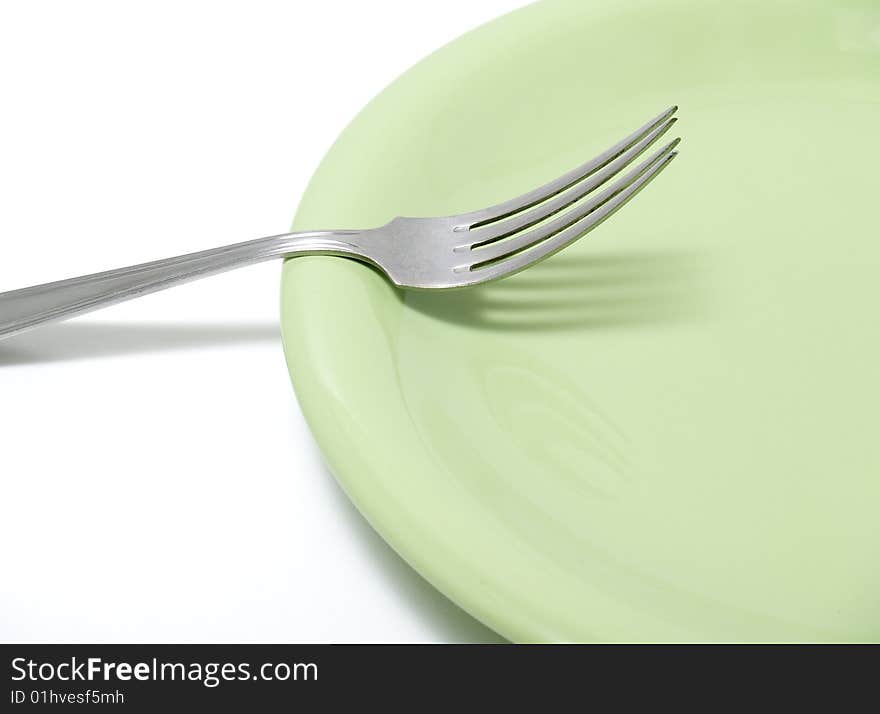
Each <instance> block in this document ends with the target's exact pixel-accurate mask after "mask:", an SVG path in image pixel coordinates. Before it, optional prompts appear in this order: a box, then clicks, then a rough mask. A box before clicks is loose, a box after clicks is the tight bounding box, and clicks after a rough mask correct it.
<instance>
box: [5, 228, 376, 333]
mask: <svg viewBox="0 0 880 714" xmlns="http://www.w3.org/2000/svg"><path fill="white" fill-rule="evenodd" d="M358 233H359V231H315V232H310V233H286V234H284V235H278V236H270V237H268V238H259V239H257V240H252V241H247V242H245V243H236V244H234V245H228V246H224V247H222V248H212V249H210V250H203V251H200V252H198V253H189V254H187V255H180V256H177V257H174V258H166V259H165V260H156V261H153V262H150V263H141V264H140V265H132V266H130V267H127V268H119V269H117V270H109V271H106V272H102V273H93V274H92V275H83V276H81V277H78V278H69V279H67V280H59V281H56V282H53V283H44V284H43V285H35V286H33V287H29V288H22V289H20V290H11V291H9V292H5V293H0V339H3V338H5V337H10V336H11V335H14V334H16V333H19V332H23V331H24V330H29V329H31V328H33V327H37V326H39V325H42V324H44V323H47V322H54V321H56V320H65V319H67V318H69V317H73V316H74V315H80V314H82V313H85V312H91V311H92V310H98V309H100V308H102V307H107V306H108V305H113V304H115V303H118V302H122V301H124V300H130V299H132V298H136V297H140V296H141V295H147V294H148V293H153V292H157V291H159V290H164V289H165V288H171V287H174V286H175V285H180V284H182V283H186V282H189V281H191V280H196V279H198V278H203V277H206V276H208V275H214V274H216V273H222V272H225V271H227V270H233V269H234V268H241V267H243V266H245V265H251V264H253V263H260V262H263V261H266V260H271V259H272V258H280V257H285V256H294V255H343V256H350V257H358V256H359V254H358V251H357V249H356V247H355V246H354V245H353V244H352V243H350V242H348V239H349V238H351V237H353V236H355V235H357V234H358Z"/></svg>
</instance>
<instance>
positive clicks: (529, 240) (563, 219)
mask: <svg viewBox="0 0 880 714" xmlns="http://www.w3.org/2000/svg"><path fill="white" fill-rule="evenodd" d="M679 141H680V139H676V140H675V141H671V142H670V143H668V144H667V145H666V146H664V147H663V148H662V149H660V150H659V151H658V152H656V153H655V154H654V155H653V156H651V157H650V158H649V159H647V160H646V161H643V162H642V163H641V164H639V165H638V166H637V167H636V168H635V169H633V170H632V171H630V172H629V173H627V174H626V176H624V177H623V178H622V179H620V180H619V181H616V182H615V183H614V184H612V185H611V186H610V187H609V188H607V189H606V190H604V191H602V192H601V193H600V194H599V195H598V196H596V197H595V198H593V199H591V200H589V201H586V202H584V203H582V204H579V205H578V206H577V207H576V208H574V209H572V210H571V211H568V212H567V213H563V214H562V215H561V216H558V217H557V218H555V219H553V220H552V221H550V222H549V223H547V224H546V225H543V226H541V227H540V228H536V229H535V230H532V231H528V232H526V233H522V234H520V235H517V236H514V237H513V238H510V239H508V240H505V241H500V242H495V243H490V244H489V245H487V246H483V247H480V248H476V249H474V250H473V251H472V252H471V254H470V255H471V257H472V258H475V259H476V260H477V261H478V263H477V265H485V264H486V263H489V262H492V261H495V260H499V259H501V258H504V257H506V256H510V255H513V254H514V253H519V252H520V251H523V250H526V249H528V248H530V247H532V246H535V245H538V244H539V243H541V242H543V241H545V240H547V239H548V238H552V237H553V236H554V235H556V234H558V233H561V232H562V231H564V230H566V229H567V228H569V227H571V226H573V225H575V224H576V223H578V222H580V221H582V220H583V219H585V218H587V217H588V216H589V215H590V214H592V213H594V212H595V211H596V210H597V209H599V208H601V207H602V206H604V205H605V204H606V203H608V202H609V201H611V200H612V199H614V198H615V197H616V196H617V195H619V194H620V193H622V192H623V191H625V190H626V189H628V188H629V187H630V186H632V185H633V184H634V183H636V181H638V180H639V179H640V178H641V177H642V176H644V175H645V174H646V173H648V172H649V171H650V170H651V169H652V168H654V166H656V165H657V164H658V163H660V162H661V161H663V160H664V159H665V158H666V157H667V156H668V155H669V154H671V153H672V151H673V149H675V147H676V146H678V144H679Z"/></svg>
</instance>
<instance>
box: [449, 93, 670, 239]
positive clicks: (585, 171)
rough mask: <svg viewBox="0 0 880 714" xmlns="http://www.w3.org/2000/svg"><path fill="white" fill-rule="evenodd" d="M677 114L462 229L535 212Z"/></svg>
mask: <svg viewBox="0 0 880 714" xmlns="http://www.w3.org/2000/svg"><path fill="white" fill-rule="evenodd" d="M677 111H678V107H677V106H673V107H670V108H669V109H667V110H666V111H665V112H663V113H662V114H660V115H658V116H656V117H655V118H654V119H652V120H651V121H649V122H648V123H647V124H645V125H644V126H642V127H641V128H640V129H638V130H637V131H635V132H634V133H632V134H630V135H629V136H628V137H626V138H625V139H623V140H622V141H620V142H618V143H617V144H615V145H614V146H612V147H611V148H610V149H608V150H607V151H605V152H603V153H601V154H599V155H598V156H596V157H595V158H594V159H591V160H590V161H588V162H587V163H585V164H583V165H581V166H578V167H577V168H576V169H572V170H571V171H569V172H568V173H566V174H563V175H562V176H560V177H559V178H557V179H555V180H553V181H551V182H549V183H547V184H545V185H544V186H541V187H540V188H536V189H534V190H532V191H529V192H528V193H525V194H523V195H522V196H519V197H517V198H514V199H511V200H509V201H505V202H503V203H499V204H498V205H496V206H493V207H491V208H486V209H483V210H480V211H474V212H473V213H467V214H464V215H463V216H461V217H460V218H461V221H462V223H463V225H462V226H461V229H467V228H479V227H480V226H484V225H488V224H489V223H493V222H495V221H500V220H502V219H504V218H507V217H509V216H512V215H513V214H514V213H519V212H520V211H524V210H526V209H528V208H532V207H533V206H535V205H537V204H539V203H542V202H544V201H546V200H547V199H548V198H552V197H553V196H555V195H556V194H558V193H561V192H562V191H565V190H566V189H567V188H570V187H571V186H573V185H574V184H576V183H578V182H579V181H582V180H583V179H585V178H587V177H588V176H591V175H592V174H594V173H595V172H596V171H598V170H599V169H601V168H603V167H605V166H607V165H608V164H609V163H611V162H612V161H614V160H615V159H616V158H618V157H619V156H620V155H621V154H623V153H624V152H625V151H627V150H628V149H630V148H631V147H632V146H633V145H635V144H636V143H638V142H639V141H640V140H641V139H643V138H644V137H645V136H646V135H647V134H648V133H649V132H651V131H652V130H653V129H655V128H657V127H658V126H659V125H660V124H662V123H663V122H665V121H666V120H667V119H669V118H670V117H671V116H672V115H673V114H675V112H677Z"/></svg>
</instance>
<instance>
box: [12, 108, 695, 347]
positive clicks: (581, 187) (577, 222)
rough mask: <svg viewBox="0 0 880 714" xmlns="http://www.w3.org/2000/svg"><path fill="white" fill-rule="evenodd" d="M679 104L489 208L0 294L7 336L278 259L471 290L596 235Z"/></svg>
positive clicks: (639, 183)
mask: <svg viewBox="0 0 880 714" xmlns="http://www.w3.org/2000/svg"><path fill="white" fill-rule="evenodd" d="M677 109H678V108H677V107H672V108H670V109H668V110H666V111H665V112H663V113H662V114H660V115H659V116H658V117H656V118H654V119H652V120H651V121H649V122H648V123H647V124H645V125H644V126H643V127H641V128H640V129H639V130H638V131H636V132H635V133H633V134H631V135H630V136H628V137H627V138H625V139H623V140H622V141H621V142H619V143H617V144H615V145H614V146H612V147H611V148H610V149H608V150H607V151H605V152H604V153H602V154H599V156H597V157H596V158H594V159H592V160H590V161H588V162H587V163H585V164H583V165H582V166H579V167H577V168H576V169H573V170H572V171H569V172H568V173H566V174H564V175H563V176H560V177H559V178H557V179H556V180H554V181H551V182H550V183H548V184H546V185H544V186H541V187H540V188H536V189H534V190H533V191H529V192H528V193H526V194H524V195H522V196H519V197H518V198H514V199H512V200H510V201H506V202H504V203H501V204H499V205H497V206H492V207H491V208H484V209H482V210H479V211H474V212H472V213H463V214H460V215H456V216H447V217H442V218H395V219H394V220H392V221H391V222H390V223H387V224H386V225H384V226H381V227H379V228H370V229H367V230H347V231H309V232H305V233H286V234H284V235H278V236H271V237H269V238H259V239H257V240H252V241H247V242H245V243H236V244H234V245H229V246H224V247H222V248H214V249H211V250H204V251H200V252H198V253H189V254H188V255H181V256H178V257H176V258H167V259H165V260H157V261H154V262H150V263H142V264H140V265H133V266H130V267H128V268H120V269H118V270H110V271H107V272H102V273H94V274H92V275H84V276H82V277H78V278H70V279H68V280H59V281H57V282H52V283H45V284H43V285H35V286H33V287H29V288H22V289H20V290H12V291H9V292H5V293H0V339H2V338H4V337H9V336H10V335H13V334H16V333H18V332H22V331H24V330H28V329H30V328H33V327H37V326H38V325H41V324H43V323H46V322H52V321H56V320H63V319H66V318H68V317H73V316H74V315H79V314H82V313H85V312H89V311H91V310H97V309H99V308H102V307H106V306H107V305H112V304H114V303H118V302H122V301H124V300H129V299H131V298H135V297H138V296H140V295H146V294H147V293H152V292H156V291H158V290H164V289H165V288H170V287H173V286H175V285H180V284H181V283H185V282H188V281H190V280H195V279H197V278H202V277H205V276H207V275H213V274H215V273H221V272H224V271H227V270H232V269H233V268H240V267H242V266H244V265H251V264H253V263H259V262H262V261H265V260H269V259H271V258H287V257H292V256H298V255H336V256H343V257H348V258H355V259H357V260H361V261H364V262H367V263H369V264H371V265H373V266H375V267H376V268H378V269H379V270H380V271H382V273H384V274H385V275H386V276H387V277H388V279H389V280H391V282H393V283H394V284H395V285H397V286H399V287H401V288H414V289H448V288H464V287H470V286H472V285H479V284H481V283H486V282H489V281H490V280H497V279H499V278H504V277H507V276H508V275H513V274H514V273H517V272H519V271H520V270H524V269H525V268H528V267H530V266H532V265H534V264H535V263H537V262H539V261H541V260H543V259H544V258H547V257H548V256H550V255H552V254H553V253H556V252H557V251H559V250H562V249H563V248H565V247H566V246H568V245H570V244H571V243H573V242H574V241H576V240H578V239H579V238H581V237H583V236H584V235H586V234H587V233H589V232H590V231H591V230H593V229H594V228H595V227H596V226H598V225H599V224H600V223H602V221H604V220H605V219H606V218H608V217H609V216H610V215H611V214H612V213H614V212H615V211H617V210H618V209H619V208H620V207H621V206H623V205H624V204H626V203H627V202H628V201H629V200H630V199H632V197H633V196H635V195H636V193H638V192H639V191H640V190H641V189H642V188H644V187H645V186H646V185H647V184H648V183H649V182H650V181H651V180H652V179H653V178H655V177H656V176H657V175H658V174H659V173H660V172H661V171H662V170H663V169H664V168H666V167H667V166H668V165H669V164H670V162H671V161H672V160H673V159H674V158H675V156H676V155H677V152H676V151H675V150H674V149H675V147H676V146H677V145H678V143H679V141H680V139H675V140H674V141H672V142H670V143H668V144H667V145H666V146H664V147H663V148H662V149H660V150H659V151H657V152H656V153H655V154H653V155H652V156H651V157H650V158H648V159H647V160H646V161H643V162H642V163H640V164H639V165H637V166H636V167H635V168H633V169H632V170H631V171H629V172H628V173H626V174H625V175H624V176H623V177H622V178H619V179H618V180H616V181H615V182H614V183H612V184H611V185H610V186H609V187H607V188H605V189H603V190H601V191H599V190H598V189H600V188H601V187H602V186H603V185H605V184H606V183H608V182H609V181H610V180H611V179H612V178H614V177H616V176H617V175H618V174H620V173H621V172H622V171H623V170H624V169H626V168H627V167H629V166H630V165H631V164H633V163H634V161H635V159H636V158H637V157H639V156H640V155H641V154H642V153H643V152H644V151H646V150H647V149H648V147H650V146H651V145H652V144H654V142H656V141H657V140H658V139H659V138H660V137H661V136H662V135H663V134H665V133H666V132H667V131H668V130H669V128H670V127H671V126H672V125H673V124H674V123H675V121H676V118H675V117H673V114H675V112H676V111H677ZM566 209H570V210H566Z"/></svg>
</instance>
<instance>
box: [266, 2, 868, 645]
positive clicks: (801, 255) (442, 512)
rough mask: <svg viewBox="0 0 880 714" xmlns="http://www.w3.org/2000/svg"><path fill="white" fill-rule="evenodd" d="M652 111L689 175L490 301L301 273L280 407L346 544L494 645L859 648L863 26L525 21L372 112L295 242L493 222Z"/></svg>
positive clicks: (331, 167) (672, 14)
mask: <svg viewBox="0 0 880 714" xmlns="http://www.w3.org/2000/svg"><path fill="white" fill-rule="evenodd" d="M672 103H677V104H679V105H680V106H681V111H680V113H681V116H682V121H681V122H680V123H679V124H678V127H677V132H678V133H680V134H681V135H682V136H683V137H684V139H685V141H684V143H683V144H682V147H681V156H680V158H679V159H678V161H676V162H675V164H673V166H672V167H671V168H670V169H669V170H668V171H667V172H666V173H664V175H663V176H662V177H661V178H660V179H659V180H658V181H657V182H655V183H654V184H652V185H651V186H650V187H649V188H648V189H646V191H645V192H643V193H642V194H640V196H639V197H638V198H637V199H636V200H635V201H634V202H633V203H632V204H630V205H629V206H628V207H626V208H625V209H624V210H623V211H621V212H620V213H619V214H617V215H616V216H615V217H614V218H612V219H611V220H610V221H609V222H608V223H606V224H604V225H603V226H602V227H600V228H599V229H598V230H597V231H596V232H595V233H593V234H592V235H591V236H590V237H588V238H586V239H584V240H583V241H581V242H580V243H578V244H577V245H576V246H574V247H573V248H571V249H569V250H567V251H565V252H563V253H560V254H559V255H557V256H555V257H553V258H551V259H550V260H549V261H546V262H545V263H542V264H541V265H539V266H538V267H536V268H534V269H532V270H530V271H527V272H525V273H522V274H519V275H517V276H515V277H513V278H511V279H509V280H507V281H502V282H500V283H497V284H494V285H489V286H486V287H483V288H478V289H474V290H471V291H463V292H457V293H441V294H430V293H416V292H410V293H406V294H404V293H401V292H398V291H396V290H394V289H392V288H391V287H390V286H389V285H388V283H386V282H385V281H384V280H383V279H382V278H381V277H380V276H379V275H378V274H377V273H376V272H374V271H373V270H371V269H370V268H368V267H365V266H363V265H360V264H358V263H356V262H353V261H349V260H345V259H338V258H301V259H296V260H291V261H288V262H287V263H286V264H285V266H284V278H283V330H284V338H285V352H286V356H287V360H288V364H289V366H290V371H291V374H292V378H293V382H294V386H295V388H296V392H297V395H298V398H299V400H300V403H301V405H302V408H303V410H304V412H305V414H306V417H307V419H308V421H309V424H310V425H311V428H312V429H313V431H314V434H315V436H316V438H317V440H318V443H319V444H320V446H321V448H322V450H323V452H324V454H325V455H326V458H327V460H328V462H329V464H330V466H331V468H332V470H333V471H334V473H335V474H336V475H337V477H338V479H339V480H340V481H341V483H342V485H343V487H344V488H345V490H346V491H347V493H348V494H349V496H350V497H351V499H352V500H353V501H354V502H355V504H356V505H357V506H358V508H359V509H360V510H361V512H362V513H363V514H364V515H365V517H366V518H367V519H368V520H369V521H370V522H371V523H372V524H373V526H374V527H375V528H376V529H377V530H378V531H379V532H380V533H381V534H382V536H383V537H384V538H385V539H386V540H387V541H388V542H389V543H390V544H391V545H392V546H393V547H394V548H395V549H396V550H397V551H398V552H399V553H400V554H401V555H402V556H403V557H404V558H405V559H406V560H407V561H408V562H409V563H410V564H411V565H412V566H413V567H414V568H415V569H416V570H418V571H419V572H420V573H421V574H422V575H424V576H425V577H426V578H427V579H428V580H429V581H430V582H432V583H433V584H434V585H435V586H436V587H437V588H439V589H440V590H441V591H442V592H444V593H445V594H446V595H448V596H449V597H450V598H452V599H453V600H454V601H455V602H457V603H458V604H459V605H461V606H462V607H463V608H465V609H466V610H468V611H469V612H470V613H471V614H473V615H474V616H475V617H477V618H478V619H480V620H482V621H483V622H485V623H486V624H487V625H489V626H490V627H492V628H494V629H495V630H497V631H498V632H499V633H501V634H502V635H504V636H506V637H508V638H510V639H512V640H515V641H529V642H536V641H670V640H672V641H706V640H712V641H717V640H721V641H803V640H809V641H840V640H845V641H880V568H878V567H877V563H878V560H880V525H878V524H880V519H878V517H877V509H878V504H880V434H878V425H880V319H878V308H880V229H878V218H877V216H878V214H877V202H878V185H880V181H878V174H877V167H878V166H880V134H878V132H880V130H878V127H880V7H878V6H877V4H876V2H874V0H840V1H838V2H826V1H822V2H819V1H812V0H810V1H805V0H796V1H795V0H788V1H783V0H760V2H735V3H732V2H729V0H725V1H723V2H721V1H716V0H711V1H709V2H707V1H705V0H700V1H698V0H687V1H683V0H663V1H660V0H642V1H640V0H624V1H620V0H616V1H615V2H610V0H605V1H601V2H600V1H599V0H590V1H584V0H567V1H563V0H558V1H557V0H548V1H546V2H543V3H539V4H536V5H532V6H529V7H527V8H525V9H523V10H520V11H517V12H515V13H513V14H511V15H509V16H507V17H504V18H501V19H499V20H497V21H495V22H493V23H491V24H489V25H487V26H485V27H483V28H480V29H479V30H477V31H475V32H473V33H470V34H469V35H466V36H465V37H462V38H461V39H459V40H458V41H456V42H454V43H453V44H451V45H449V46H447V47H445V48H444V49H442V50H440V51H439V52H437V53H436V54H434V55H432V56H431V57H430V58H428V59H427V60H425V61H424V62H422V63H421V64H419V65H417V66H416V67H415V68H413V69H412V70H411V71H409V72H408V73H407V74H405V75H404V76H403V77H401V78H400V79H399V80H398V81H396V82H395V83H394V84H392V85H391V86H390V87H389V88H388V89H387V90H386V91H385V92H383V93H382V94H381V95H380V96H379V97H378V98H377V99H376V100H375V101H373V102H372V103H371V104H370V105H369V106H368V107H367V108H366V109H365V110H364V111H363V112H362V113H361V114H360V116H358V117H357V119H356V120H355V121H354V122H353V123H352V124H351V126H350V127H349V128H348V129H347V130H346V131H345V132H344V133H343V135H342V136H341V137H340V139H339V141H338V142H337V143H336V145H335V146H334V147H333V148H332V150H331V151H330V152H329V154H328V155H327V157H326V159H325V160H324V162H323V163H322V165H321V167H320V168H319V170H318V171H317V173H316V174H315V176H314V179H313V181H312V183H311V185H310V187H309V190H308V192H307V193H306V195H305V197H304V198H303V200H302V204H301V206H300V209H299V212H298V215H297V218H296V223H295V227H296V228H343V227H347V228H350V227H369V226H374V225H379V224H382V223H384V222H385V221H387V220H389V219H390V218H392V217H393V216H395V215H398V214H402V215H415V216H418V215H429V216H430V215H443V214H450V213H457V212H461V211H465V210H469V209H474V208H478V207H481V206H485V205H489V204H492V203H495V202H497V201H500V200H502V199H506V198H509V197H511V196H514V195H517V194H518V193H521V192H522V191H524V190H526V189H529V188H532V187H533V186H536V185H538V184H540V183H542V182H544V181H546V180H548V179H550V178H552V177H554V176H556V175H558V174H560V173H562V172H563V171H565V170H567V169H569V168H571V167H572V166H573V165H576V164H578V163H580V162H581V161H583V160H584V159H585V158H588V157H590V156H592V155H594V154H596V153H598V152H599V151H601V150H602V149H604V148H605V147H607V146H608V145H610V144H611V143H612V142H614V141H616V140H617V139H619V138H621V137H622V136H624V135H626V134H627V133H629V132H630V131H631V130H633V129H635V128H636V127H637V126H639V125H640V124H641V123H642V122H643V121H645V120H646V119H647V118H648V117H650V116H653V115H654V114H656V113H658V112H659V111H661V110H662V109H663V108H664V107H666V106H668V105H670V104H672ZM327 557H328V558H332V557H333V554H332V553H328V554H327Z"/></svg>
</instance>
